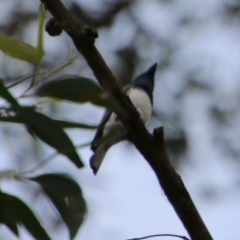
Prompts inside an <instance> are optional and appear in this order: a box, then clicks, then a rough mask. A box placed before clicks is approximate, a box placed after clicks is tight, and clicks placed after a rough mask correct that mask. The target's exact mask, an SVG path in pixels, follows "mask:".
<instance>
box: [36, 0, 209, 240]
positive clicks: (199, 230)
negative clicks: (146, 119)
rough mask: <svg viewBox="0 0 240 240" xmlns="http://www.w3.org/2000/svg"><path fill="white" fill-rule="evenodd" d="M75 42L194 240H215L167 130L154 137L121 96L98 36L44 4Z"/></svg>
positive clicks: (55, 3)
mask: <svg viewBox="0 0 240 240" xmlns="http://www.w3.org/2000/svg"><path fill="white" fill-rule="evenodd" d="M40 1H41V2H42V3H43V4H44V5H45V7H46V9H47V10H49V12H50V13H51V14H52V15H53V17H54V18H56V19H57V20H58V21H59V23H60V24H61V26H62V28H63V29H64V30H65V31H66V32H67V33H68V35H69V36H70V37H71V38H72V40H73V42H74V44H75V46H76V48H77V49H78V51H79V52H80V53H81V54H82V55H83V56H84V58H85V59H86V61H87V63H88V65H89V66H90V68H91V69H92V71H93V73H94V75H95V76H96V78H97V80H98V81H99V83H100V84H101V86H102V87H103V88H104V89H105V90H106V91H108V92H110V93H111V94H112V95H113V97H114V98H115V99H116V100H117V102H118V103H119V105H120V106H121V107H122V109H124V110H125V111H124V112H125V114H122V113H120V114H119V113H118V115H119V118H120V119H121V121H122V122H123V124H124V125H125V127H126V129H127V130H128V132H129V134H130V137H131V139H132V141H133V143H134V144H135V146H136V148H137V149H138V150H139V151H140V153H141V154H142V155H143V156H144V158H145V159H146V160H147V162H148V163H149V164H150V166H151V167H152V169H153V170H154V172H155V174H156V176H157V179H158V181H159V183H160V186H162V188H163V190H164V192H165V194H166V196H167V198H168V199H169V201H170V203H171V204H172V206H173V208H174V209H175V211H176V213H177V214H178V216H179V218H180V219H181V221H182V223H183V225H184V226H185V228H186V229H187V231H188V233H189V235H190V236H191V238H192V240H212V237H211V235H210V233H209V232H208V230H207V228H206V226H205V224H204V223H203V221H202V219H201V217H200V215H199V213H198V211H197V209H196V207H195V206H194V203H193V201H192V200H191V197H190V195H189V194H188V192H187V190H186V188H185V186H184V184H183V182H182V180H181V178H180V176H179V175H178V174H177V173H176V172H175V170H174V168H173V167H172V166H171V164H170V161H169V158H168V155H167V152H166V150H165V146H164V137H163V128H158V129H155V130H154V134H153V137H152V136H151V135H150V134H149V133H148V131H147V130H146V128H145V126H144V125H143V123H142V121H141V120H140V118H139V116H138V114H137V111H136V109H135V108H134V107H133V105H132V104H131V102H130V101H129V100H128V99H127V98H126V96H125V95H123V93H122V92H121V90H120V88H119V84H118V83H117V81H116V79H115V77H114V76H113V74H112V72H111V70H110V69H109V68H108V66H107V65H106V63H105V61H104V60H103V58H102V56H101V55H100V53H99V52H98V50H97V49H96V48H95V46H94V45H93V43H94V38H96V37H97V35H96V32H94V30H92V29H91V28H89V27H86V26H84V25H83V24H82V23H78V22H77V21H76V20H75V19H74V18H73V17H72V16H71V15H70V13H69V12H68V11H67V9H66V8H65V7H64V5H63V4H62V3H61V1H60V0H40Z"/></svg>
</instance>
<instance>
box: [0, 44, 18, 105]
mask: <svg viewBox="0 0 240 240" xmlns="http://www.w3.org/2000/svg"><path fill="white" fill-rule="evenodd" d="M0 42H1V40H0ZM0 96H1V97H2V98H4V99H5V100H7V101H8V102H9V103H11V104H12V105H18V102H17V100H16V99H15V98H14V97H13V96H12V95H11V93H9V91H8V90H7V88H6V87H5V86H4V84H3V81H2V79H0Z"/></svg>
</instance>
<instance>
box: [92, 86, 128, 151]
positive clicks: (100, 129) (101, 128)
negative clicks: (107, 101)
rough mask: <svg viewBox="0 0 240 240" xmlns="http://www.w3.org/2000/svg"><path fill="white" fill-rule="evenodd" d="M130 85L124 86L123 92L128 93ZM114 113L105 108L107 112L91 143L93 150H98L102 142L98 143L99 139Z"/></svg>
mask: <svg viewBox="0 0 240 240" xmlns="http://www.w3.org/2000/svg"><path fill="white" fill-rule="evenodd" d="M130 87H131V85H127V86H124V87H123V89H122V90H123V93H125V94H126V93H127V91H128V90H129V89H130ZM112 113H113V112H112V111H110V110H108V109H106V110H105V113H104V115H103V117H102V120H101V122H100V124H99V126H98V129H97V132H96V134H95V137H94V138H93V141H92V144H91V150H92V151H96V149H97V148H98V146H99V144H101V143H98V140H100V139H101V138H102V137H103V131H104V126H105V124H106V123H107V121H108V120H109V118H110V116H111V114H112ZM117 119H118V118H116V120H117Z"/></svg>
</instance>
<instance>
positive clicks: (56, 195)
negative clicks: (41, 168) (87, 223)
mask: <svg viewBox="0 0 240 240" xmlns="http://www.w3.org/2000/svg"><path fill="white" fill-rule="evenodd" d="M30 180H32V181H35V182H37V183H38V184H40V185H41V187H42V188H43V190H44V192H45V194H46V195H47V196H48V197H49V199H50V200H51V201H52V203H53V204H54V206H55V207H56V209H57V210H58V211H59V213H60V215H61V217H62V219H63V221H64V222H65V224H66V225H67V227H68V229H69V233H70V238H71V239H73V238H74V236H75V235H76V233H77V231H78V229H79V227H80V226H81V224H82V223H83V220H84V217H85V215H86V212H87V208H86V203H85V200H84V198H83V196H82V191H81V188H80V187H79V185H78V184H77V183H76V182H75V181H74V180H73V179H72V178H70V177H69V176H67V175H64V174H44V175H40V176H37V177H34V178H30Z"/></svg>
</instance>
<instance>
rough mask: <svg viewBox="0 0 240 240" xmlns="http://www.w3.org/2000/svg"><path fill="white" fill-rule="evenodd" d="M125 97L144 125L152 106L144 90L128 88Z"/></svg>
mask: <svg viewBox="0 0 240 240" xmlns="http://www.w3.org/2000/svg"><path fill="white" fill-rule="evenodd" d="M127 95H128V96H129V98H130V100H131V102H132V103H133V105H134V106H135V107H136V109H137V111H138V112H139V114H140V118H141V119H142V121H143V123H144V124H146V123H147V121H148V120H149V118H150V117H151V114H152V104H151V101H150V98H149V97H148V95H147V94H146V92H145V91H144V90H141V89H139V88H130V90H128V92H127Z"/></svg>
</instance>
